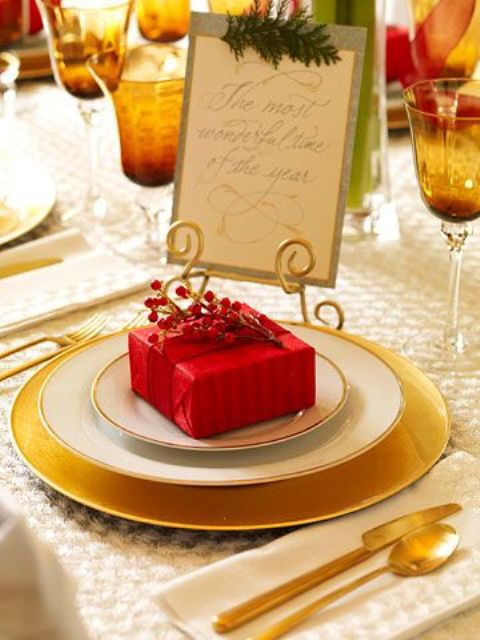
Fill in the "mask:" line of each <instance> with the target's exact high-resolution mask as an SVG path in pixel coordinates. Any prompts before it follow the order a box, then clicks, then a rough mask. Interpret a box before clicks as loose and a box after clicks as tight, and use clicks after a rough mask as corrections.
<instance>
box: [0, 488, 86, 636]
mask: <svg viewBox="0 0 480 640" xmlns="http://www.w3.org/2000/svg"><path fill="white" fill-rule="evenodd" d="M0 638H8V639H9V640H28V639H30V640H85V639H86V635H85V631H84V629H83V626H82V624H81V621H80V618H79V616H78V613H77V610H76V608H75V604H74V587H73V583H72V582H71V580H70V578H69V577H68V576H67V575H66V574H65V572H64V570H63V568H62V566H61V565H60V564H59V562H58V560H57V558H56V557H55V555H54V554H53V553H52V551H51V550H50V549H49V548H48V547H46V546H45V545H44V544H42V543H40V541H39V540H38V539H37V538H36V536H35V535H34V534H33V533H32V532H31V530H30V529H29V527H28V526H27V524H26V522H25V520H24V518H23V517H22V515H21V514H20V513H19V511H18V509H17V507H16V506H15V504H14V502H13V501H12V500H11V498H10V497H9V496H7V495H6V494H3V493H0Z"/></svg>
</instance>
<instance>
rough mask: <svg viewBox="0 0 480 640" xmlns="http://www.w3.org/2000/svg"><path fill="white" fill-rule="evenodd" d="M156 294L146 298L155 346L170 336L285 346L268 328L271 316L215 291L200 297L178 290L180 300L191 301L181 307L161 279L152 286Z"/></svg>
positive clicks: (151, 337)
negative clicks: (255, 341) (169, 293)
mask: <svg viewBox="0 0 480 640" xmlns="http://www.w3.org/2000/svg"><path fill="white" fill-rule="evenodd" d="M150 288H151V289H152V292H153V294H152V295H151V296H149V297H148V298H146V299H145V301H144V304H145V306H146V307H147V309H148V310H149V314H148V320H149V321H150V322H151V323H152V324H154V325H155V331H152V333H151V334H150V335H149V336H148V340H149V342H150V343H152V344H156V343H158V342H159V341H162V340H163V339H164V338H165V337H166V336H186V337H188V338H190V339H195V338H197V339H208V340H215V341H218V342H224V343H225V344H234V343H235V342H238V341H242V340H259V341H262V342H273V343H275V344H276V345H277V346H279V347H281V346H282V343H281V342H280V340H279V339H278V338H277V336H276V335H275V333H274V332H273V331H272V330H271V329H269V328H268V326H267V317H266V316H265V315H263V314H261V313H257V312H255V311H252V310H251V309H248V308H247V307H245V306H244V305H242V303H241V302H238V301H237V300H235V301H233V302H232V301H231V300H230V299H229V298H218V297H217V296H216V295H215V294H214V293H213V291H206V292H205V293H204V294H202V295H200V294H198V293H194V292H193V291H191V290H190V289H188V288H187V287H185V286H184V285H179V286H178V287H177V288H176V289H175V293H176V295H177V297H178V298H180V299H182V300H186V301H187V300H188V302H189V304H187V305H186V306H185V307H182V306H180V305H179V304H177V303H176V302H175V300H173V299H172V298H171V297H170V296H169V295H168V293H167V290H166V287H165V285H164V283H163V282H161V281H160V280H153V281H152V282H151V284H150Z"/></svg>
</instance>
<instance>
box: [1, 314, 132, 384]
mask: <svg viewBox="0 0 480 640" xmlns="http://www.w3.org/2000/svg"><path fill="white" fill-rule="evenodd" d="M106 322H107V318H106V316H105V321H104V322H103V323H102V324H101V325H100V326H97V327H96V329H95V330H93V329H92V330H91V331H90V333H89V334H88V335H87V336H86V337H85V338H84V339H83V340H82V341H80V343H81V342H88V341H90V340H93V339H94V338H96V337H97V336H98V334H99V333H100V331H101V330H102V329H103V327H104V326H105V324H106ZM144 324H145V314H144V312H143V311H142V312H140V313H137V315H136V316H135V317H134V318H132V319H131V320H129V321H128V322H126V323H125V324H124V325H123V327H121V329H119V331H128V330H130V329H135V328H136V327H140V326H142V325H144ZM77 344H79V342H77V343H74V344H69V345H66V346H64V347H61V348H60V349H57V351H53V352H51V353H46V354H44V355H43V356H40V357H38V358H34V359H33V360H29V361H28V362H24V363H23V364H21V365H18V366H17V367H12V368H11V369H7V370H6V371H4V372H3V373H0V382H2V381H3V380H7V379H8V378H11V377H12V376H15V375H17V373H22V371H27V370H28V369H30V368H31V367H35V366H36V365H37V364H42V363H43V362H47V361H48V360H51V359H52V358H55V357H56V356H58V355H60V354H61V353H65V351H67V350H68V349H72V348H74V347H75V346H76V345H77Z"/></svg>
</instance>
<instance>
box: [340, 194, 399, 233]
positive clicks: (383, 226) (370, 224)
mask: <svg viewBox="0 0 480 640" xmlns="http://www.w3.org/2000/svg"><path fill="white" fill-rule="evenodd" d="M343 238H344V240H346V241H351V242H352V241H353V242H355V241H359V240H369V239H371V240H377V241H380V242H394V241H397V240H399V239H400V225H399V223H398V216H397V212H396V210H395V207H394V206H393V205H392V203H390V202H385V201H382V202H378V203H375V202H372V203H371V206H370V207H365V208H362V209H347V211H346V213H345V223H344V226H343Z"/></svg>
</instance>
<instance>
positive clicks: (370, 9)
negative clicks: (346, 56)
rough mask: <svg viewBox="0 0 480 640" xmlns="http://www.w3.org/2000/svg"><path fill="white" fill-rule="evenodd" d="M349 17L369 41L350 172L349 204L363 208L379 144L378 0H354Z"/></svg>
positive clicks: (351, 207) (352, 206)
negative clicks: (364, 29) (376, 18)
mask: <svg viewBox="0 0 480 640" xmlns="http://www.w3.org/2000/svg"><path fill="white" fill-rule="evenodd" d="M348 18H349V21H348V24H350V25H352V26H360V27H367V29H368V32H367V45H366V49H365V59H364V64H363V75H362V86H361V90H360V102H359V105H358V119H357V129H356V134H355V147H354V151H353V158H352V170H351V174H350V189H349V192H348V197H347V208H349V209H358V208H362V206H363V204H364V203H363V200H364V196H365V195H366V194H367V193H369V192H370V191H371V189H372V186H373V185H372V151H373V150H374V148H375V146H376V137H377V136H376V131H377V122H376V120H377V114H376V104H375V95H374V82H375V0H362V1H361V2H358V0H357V1H356V0H351V1H350V2H349V16H348Z"/></svg>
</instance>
